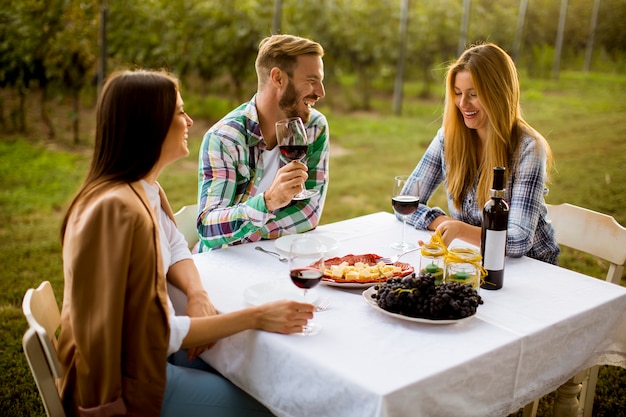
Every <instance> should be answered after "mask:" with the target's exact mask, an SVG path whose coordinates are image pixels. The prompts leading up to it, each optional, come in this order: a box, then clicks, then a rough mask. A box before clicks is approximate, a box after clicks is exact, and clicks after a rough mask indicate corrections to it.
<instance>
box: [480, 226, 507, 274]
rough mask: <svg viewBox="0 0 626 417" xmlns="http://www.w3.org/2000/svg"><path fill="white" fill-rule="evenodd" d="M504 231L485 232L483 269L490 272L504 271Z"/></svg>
mask: <svg viewBox="0 0 626 417" xmlns="http://www.w3.org/2000/svg"><path fill="white" fill-rule="evenodd" d="M505 246H506V230H487V233H486V235H485V248H484V249H485V252H484V253H485V254H484V256H483V267H484V268H485V269H487V270H491V271H500V270H501V269H504V252H505Z"/></svg>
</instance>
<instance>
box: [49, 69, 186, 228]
mask: <svg viewBox="0 0 626 417" xmlns="http://www.w3.org/2000/svg"><path fill="white" fill-rule="evenodd" d="M178 84H179V83H178V79H177V78H176V77H174V76H173V75H171V74H169V73H166V72H163V71H151V70H138V71H127V70H126V71H118V72H115V73H113V74H111V76H110V77H109V78H108V79H107V81H106V82H105V84H104V86H103V87H102V91H101V93H100V97H99V98H98V105H97V109H96V138H95V144H94V151H93V157H92V160H91V165H90V167H89V172H88V173H87V177H86V179H85V181H84V182H83V184H82V186H81V187H80V189H79V190H78V193H77V194H76V196H75V197H74V199H73V200H72V202H71V203H70V206H69V209H68V211H67V213H66V215H65V218H64V219H63V225H62V228H61V240H63V235H64V234H65V228H66V226H67V221H68V218H69V216H70V213H71V211H72V209H73V208H74V207H75V206H76V204H77V202H78V201H80V200H81V199H82V198H84V197H85V196H86V195H88V194H89V193H90V192H91V191H93V190H94V189H95V188H96V187H97V186H99V185H101V184H103V183H106V182H133V181H138V180H140V179H141V178H144V177H145V176H146V175H147V174H148V173H149V172H150V171H151V170H152V169H153V168H154V166H155V164H156V163H157V161H158V159H159V157H160V156H161V146H162V144H163V141H164V140H165V137H166V136H167V132H168V131H169V128H170V125H171V123H172V118H173V117H174V110H175V108H176V99H177V92H178V88H179V87H178Z"/></svg>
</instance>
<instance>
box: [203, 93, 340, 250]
mask: <svg viewBox="0 0 626 417" xmlns="http://www.w3.org/2000/svg"><path fill="white" fill-rule="evenodd" d="M306 129H307V134H308V136H309V138H313V141H312V143H311V144H310V145H309V150H308V153H307V156H306V157H305V160H304V162H305V163H306V164H307V166H308V174H309V177H308V179H307V180H306V182H305V187H306V188H308V189H317V190H319V191H320V193H319V194H318V195H316V196H313V197H311V198H310V199H308V200H304V201H292V202H291V203H290V204H289V205H287V206H286V207H283V208H281V209H278V210H275V211H274V212H269V211H268V209H267V206H266V205H265V198H264V196H263V193H257V186H258V184H259V182H260V181H261V178H262V177H263V174H264V169H265V167H264V166H263V162H262V160H260V156H261V154H262V153H263V152H264V151H265V148H266V145H265V142H264V141H263V137H262V136H261V130H260V128H259V119H258V115H257V109H256V95H255V96H254V97H253V98H252V100H251V101H249V102H248V103H244V104H242V105H241V106H239V107H238V108H236V109H235V110H233V111H231V112H230V113H229V114H227V115H226V116H225V117H224V118H223V119H222V120H220V121H219V122H218V123H216V124H215V125H214V126H213V127H211V129H209V131H208V132H207V133H206V134H205V135H204V138H203V140H202V147H201V149H200V156H199V164H198V166H199V168H198V185H199V187H198V190H199V194H198V201H199V208H198V210H199V217H198V233H199V235H200V248H199V250H200V251H201V252H202V251H206V250H209V249H212V248H218V247H221V246H222V245H229V244H236V243H243V242H254V241H257V240H259V239H275V238H278V237H280V236H283V235H287V234H294V233H301V232H306V231H307V230H311V229H313V228H315V227H316V226H317V224H318V223H319V219H320V217H321V215H322V209H323V205H324V200H325V198H326V190H327V184H328V166H329V150H330V145H329V134H328V122H327V121H326V118H325V117H324V115H322V114H321V113H320V112H319V111H317V110H315V109H311V118H310V120H309V122H308V123H307V124H306ZM283 165H284V162H282V161H281V162H280V166H283Z"/></svg>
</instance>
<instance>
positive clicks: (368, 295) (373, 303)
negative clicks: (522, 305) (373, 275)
mask: <svg viewBox="0 0 626 417" xmlns="http://www.w3.org/2000/svg"><path fill="white" fill-rule="evenodd" d="M375 291H376V290H375V289H374V288H368V289H367V290H365V291H363V298H364V299H365V301H367V304H369V305H371V306H372V307H374V308H375V309H376V310H378V311H380V312H381V313H384V314H386V315H388V316H391V317H395V318H398V319H402V320H407V321H412V322H415V323H426V324H454V323H460V322H462V321H465V320H469V319H471V318H472V317H474V316H475V315H476V314H474V315H472V316H469V317H464V318H462V319H457V320H430V319H423V318H419V317H409V316H404V315H402V314H397V313H392V312H390V311H387V310H385V309H383V308H380V307H379V306H378V303H377V302H376V300H374V299H373V298H372V294H373V293H374V292H375Z"/></svg>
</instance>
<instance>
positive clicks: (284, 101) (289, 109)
mask: <svg viewBox="0 0 626 417" xmlns="http://www.w3.org/2000/svg"><path fill="white" fill-rule="evenodd" d="M278 107H279V108H280V109H281V110H282V111H283V112H285V115H286V116H287V118H291V117H300V118H301V119H302V121H303V122H304V123H306V122H308V121H309V117H310V115H309V113H306V114H301V113H299V112H298V92H297V91H296V88H295V87H294V86H293V84H292V83H291V81H289V83H288V84H287V88H286V89H285V92H284V93H283V95H282V97H281V98H280V101H279V102H278Z"/></svg>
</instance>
